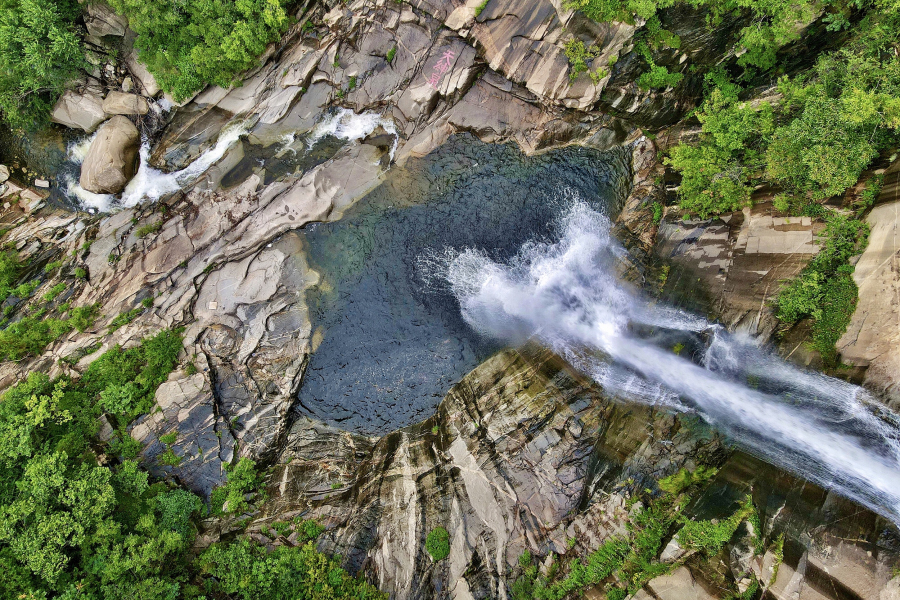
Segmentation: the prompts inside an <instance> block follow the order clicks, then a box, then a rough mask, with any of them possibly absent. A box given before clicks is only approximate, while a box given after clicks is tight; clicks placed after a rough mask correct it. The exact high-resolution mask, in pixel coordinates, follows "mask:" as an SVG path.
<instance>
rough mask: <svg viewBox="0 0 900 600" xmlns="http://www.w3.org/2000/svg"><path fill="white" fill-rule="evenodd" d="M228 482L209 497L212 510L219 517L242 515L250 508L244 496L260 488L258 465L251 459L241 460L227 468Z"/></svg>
mask: <svg viewBox="0 0 900 600" xmlns="http://www.w3.org/2000/svg"><path fill="white" fill-rule="evenodd" d="M225 470H226V472H227V473H228V481H227V482H226V483H225V485H222V486H219V487H217V488H216V489H214V490H213V491H212V494H210V497H209V504H210V510H211V511H212V512H213V513H215V514H218V515H223V514H226V513H228V514H241V513H243V512H244V511H246V510H247V509H248V508H250V505H249V504H247V501H246V500H244V495H245V494H248V493H250V492H252V491H254V490H256V488H257V487H258V486H259V483H260V482H259V478H258V477H257V474H256V463H255V462H254V461H252V460H250V459H249V458H241V459H240V460H239V461H238V462H237V464H236V465H234V466H228V467H226V468H225Z"/></svg>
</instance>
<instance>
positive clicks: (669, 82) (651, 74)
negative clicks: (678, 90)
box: [637, 65, 684, 90]
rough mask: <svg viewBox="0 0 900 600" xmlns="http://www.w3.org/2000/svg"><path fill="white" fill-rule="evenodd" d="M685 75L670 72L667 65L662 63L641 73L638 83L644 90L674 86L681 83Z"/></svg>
mask: <svg viewBox="0 0 900 600" xmlns="http://www.w3.org/2000/svg"><path fill="white" fill-rule="evenodd" d="M682 79H684V75H682V74H681V73H670V72H669V70H668V69H667V68H666V67H663V66H662V65H652V66H651V67H650V70H649V71H646V72H645V73H641V76H640V77H638V80H637V84H638V87H639V88H641V89H642V90H649V89H653V88H667V87H674V86H676V85H678V84H679V83H681V80H682Z"/></svg>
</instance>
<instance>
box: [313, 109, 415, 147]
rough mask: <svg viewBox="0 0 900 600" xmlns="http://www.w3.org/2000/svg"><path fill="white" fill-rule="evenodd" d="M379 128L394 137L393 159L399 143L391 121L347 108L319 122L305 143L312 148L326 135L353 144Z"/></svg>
mask: <svg viewBox="0 0 900 600" xmlns="http://www.w3.org/2000/svg"><path fill="white" fill-rule="evenodd" d="M379 126H380V127H382V128H383V129H384V130H385V131H386V132H388V133H389V134H391V135H393V136H394V145H393V147H392V148H391V159H393V158H394V152H395V151H396V150H397V144H398V143H399V136H398V135H397V128H396V126H395V125H394V122H393V121H392V120H390V119H387V118H384V117H382V116H381V115H379V114H378V113H374V112H364V113H359V114H357V113H355V112H353V111H352V110H350V109H349V108H341V109H339V110H337V111H336V112H335V113H334V114H332V115H330V116H328V117H325V118H324V119H323V120H322V121H320V122H319V124H318V125H316V126H315V127H314V128H313V130H312V131H311V132H310V134H309V137H308V138H307V142H306V143H307V145H308V146H309V147H310V148H312V147H313V146H314V145H315V143H316V142H318V141H319V140H321V139H322V138H323V137H325V136H328V135H330V136H334V137H336V138H339V139H342V140H347V141H350V142H353V141H357V140H361V139H363V138H365V137H366V136H368V135H369V134H371V133H372V132H373V131H375V130H376V129H377V128H378V127H379Z"/></svg>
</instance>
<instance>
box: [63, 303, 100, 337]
mask: <svg viewBox="0 0 900 600" xmlns="http://www.w3.org/2000/svg"><path fill="white" fill-rule="evenodd" d="M99 316H100V303H99V302H96V303H94V304H88V305H87V306H76V307H75V308H73V309H72V310H71V311H70V312H69V322H70V323H71V324H72V326H73V327H74V328H75V329H77V330H78V332H79V333H84V332H85V331H87V330H88V329H89V328H90V327H91V326H92V325H93V324H94V321H96V320H97V317H99Z"/></svg>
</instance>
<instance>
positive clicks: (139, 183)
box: [119, 123, 247, 207]
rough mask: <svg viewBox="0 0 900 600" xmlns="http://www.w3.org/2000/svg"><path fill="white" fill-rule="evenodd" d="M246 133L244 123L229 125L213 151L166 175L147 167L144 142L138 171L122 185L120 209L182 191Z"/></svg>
mask: <svg viewBox="0 0 900 600" xmlns="http://www.w3.org/2000/svg"><path fill="white" fill-rule="evenodd" d="M245 133H247V124H246V123H236V124H232V125H229V126H228V127H226V128H225V129H223V130H222V132H221V133H220V134H219V139H217V140H216V143H215V145H214V146H213V147H212V148H210V149H209V150H207V151H206V152H204V153H203V154H201V155H200V156H199V157H197V160H195V161H194V162H192V163H191V164H189V165H188V166H186V167H185V168H183V169H181V170H180V171H174V172H172V173H166V172H164V171H160V170H158V169H154V168H153V167H151V166H150V163H149V159H150V142H149V141H147V140H144V143H143V144H141V150H140V156H141V164H140V166H139V167H138V172H137V174H135V176H134V177H133V178H132V180H131V181H129V182H128V185H127V186H125V191H124V192H122V199H121V200H120V202H119V205H120V206H123V207H130V206H137V205H138V204H140V203H141V202H145V201H148V200H149V201H151V202H152V201H155V200H159V199H160V198H162V197H163V196H165V195H166V194H171V193H173V192H177V191H178V190H181V189H185V188H186V187H187V186H188V185H190V184H191V183H193V182H194V181H196V180H197V178H198V177H200V176H201V175H203V174H204V173H206V171H207V170H208V169H209V168H210V167H211V166H213V165H214V164H216V163H217V162H219V160H220V159H221V158H222V157H223V156H225V153H226V152H228V149H229V148H231V146H232V145H233V144H234V143H235V142H237V141H238V140H239V139H240V137H241V136H242V135H244V134H245Z"/></svg>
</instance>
